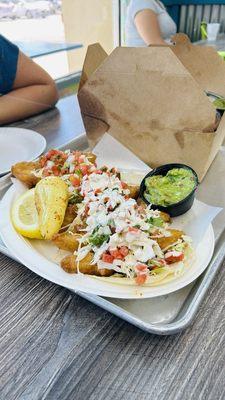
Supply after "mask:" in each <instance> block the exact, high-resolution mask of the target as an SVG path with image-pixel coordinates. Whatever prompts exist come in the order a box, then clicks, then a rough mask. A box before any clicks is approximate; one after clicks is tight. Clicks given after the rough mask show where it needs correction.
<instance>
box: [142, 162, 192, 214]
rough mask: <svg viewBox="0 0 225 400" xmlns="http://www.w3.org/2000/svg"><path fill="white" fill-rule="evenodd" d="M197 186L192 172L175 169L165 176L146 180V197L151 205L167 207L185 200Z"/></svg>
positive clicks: (156, 176) (154, 176) (184, 169)
mask: <svg viewBox="0 0 225 400" xmlns="http://www.w3.org/2000/svg"><path fill="white" fill-rule="evenodd" d="M196 185H197V181H196V177H195V176H194V174H193V173H192V171H191V170H189V169H186V168H173V169H171V170H170V171H168V172H167V174H166V175H165V176H162V175H153V176H149V177H148V178H146V179H145V187H146V190H145V192H144V197H145V198H146V200H148V201H149V203H151V204H154V205H159V206H164V207H167V206H169V205H171V204H175V203H178V202H179V201H181V200H183V199H185V197H187V196H188V195H189V194H190V193H191V192H192V190H193V189H194V188H195V187H196Z"/></svg>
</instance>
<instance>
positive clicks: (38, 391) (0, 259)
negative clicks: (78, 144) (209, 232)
mask: <svg viewBox="0 0 225 400" xmlns="http://www.w3.org/2000/svg"><path fill="white" fill-rule="evenodd" d="M0 273H1V280H0V304H1V311H0V337H1V341H0V385H1V394H0V398H1V399H6V400H8V399H9V400H14V399H21V400H41V399H48V400H67V399H68V400H69V399H76V400H86V399H90V400H105V399H110V400H111V399H112V400H114V399H125V400H128V399H129V400H130V399H132V400H133V399H135V400H136V399H137V400H140V399H141V400H145V399H154V400H190V399H193V400H195V399H196V400H198V399H207V400H217V399H221V400H222V399H224V398H225V386H224V374H225V363H224V359H225V318H224V315H225V301H224V298H225V290H224V281H225V271H224V268H223V267H222V268H221V271H220V273H219V274H218V276H217V278H216V280H215V282H214V284H213V286H212V287H211V289H210V291H209V292H208V295H207V298H206V299H205V301H204V302H203V305H202V307H201V309H200V312H199V313H198V315H197V318H196V320H195V323H194V324H193V326H192V327H190V328H189V329H187V330H186V331H185V332H184V333H181V334H178V335H174V336H169V337H166V336H164V337H160V336H154V335H150V334H147V333H144V332H142V331H141V330H139V329H137V328H135V327H133V326H132V325H129V324H128V323H125V322H123V321H122V320H119V319H118V318H116V317H114V316H112V315H111V314H109V313H107V312H106V311H104V310H102V309H101V308H98V307H97V306H94V305H93V304H91V303H89V302H87V301H86V300H84V299H82V298H80V297H79V296H77V295H75V294H73V293H71V292H69V291H68V290H66V289H64V288H61V287H58V286H56V285H54V284H51V283H49V282H47V281H45V280H43V279H41V278H39V277H38V276H36V275H35V274H34V273H32V272H30V271H29V270H28V269H26V268H25V267H23V266H21V265H19V264H18V263H16V262H14V261H12V260H10V259H8V258H7V257H5V256H3V255H0Z"/></svg>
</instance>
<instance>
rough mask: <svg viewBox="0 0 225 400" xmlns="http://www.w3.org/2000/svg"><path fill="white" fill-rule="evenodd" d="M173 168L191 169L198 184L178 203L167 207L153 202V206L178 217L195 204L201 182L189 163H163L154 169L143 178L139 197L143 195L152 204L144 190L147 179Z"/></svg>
mask: <svg viewBox="0 0 225 400" xmlns="http://www.w3.org/2000/svg"><path fill="white" fill-rule="evenodd" d="M173 168H185V169H189V170H190V171H191V172H192V173H193V175H194V176H195V178H196V186H195V188H194V189H193V190H192V192H191V193H190V194H189V195H188V196H187V197H185V199H183V200H181V201H179V202H178V203H174V204H171V205H169V206H167V207H164V206H159V205H157V204H151V208H152V209H153V210H160V211H164V212H166V213H168V214H169V215H170V216H171V217H177V216H178V215H181V214H184V213H186V212H187V211H188V210H190V208H191V207H192V204H193V202H194V199H195V191H196V189H197V186H198V183H199V182H198V175H197V174H196V172H195V171H194V170H193V169H192V168H191V167H189V166H188V165H185V164H165V165H161V166H160V167H158V168H155V169H153V170H152V171H151V172H149V173H148V174H147V175H146V176H145V177H144V179H143V180H142V182H141V186H140V192H139V197H141V198H142V200H143V201H144V202H145V203H146V204H150V203H149V201H148V200H147V199H146V198H145V197H144V192H145V189H146V186H145V179H146V178H148V177H149V176H153V175H163V176H164V175H166V174H167V172H168V171H169V170H171V169H173Z"/></svg>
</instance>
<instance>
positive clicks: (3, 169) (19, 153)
mask: <svg viewBox="0 0 225 400" xmlns="http://www.w3.org/2000/svg"><path fill="white" fill-rule="evenodd" d="M45 147H46V140H45V138H44V137H43V136H41V135H40V134H39V133H37V132H35V131H32V130H29V129H22V128H10V127H9V128H0V176H1V175H3V174H6V173H7V172H9V171H10V169H11V166H12V165H13V164H15V163H17V162H20V161H32V160H34V159H35V158H37V157H38V156H39V155H40V154H41V153H43V151H44V150H45Z"/></svg>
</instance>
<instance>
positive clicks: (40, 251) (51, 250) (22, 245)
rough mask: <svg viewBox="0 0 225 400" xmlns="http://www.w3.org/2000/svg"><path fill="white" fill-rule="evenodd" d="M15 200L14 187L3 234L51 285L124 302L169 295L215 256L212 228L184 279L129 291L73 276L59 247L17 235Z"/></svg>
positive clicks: (0, 215) (2, 217)
mask: <svg viewBox="0 0 225 400" xmlns="http://www.w3.org/2000/svg"><path fill="white" fill-rule="evenodd" d="M15 197H16V190H15V188H14V187H11V188H10V189H9V190H8V191H7V193H6V194H5V196H4V197H3V199H2V201H1V205H0V234H1V238H2V240H3V242H4V243H5V245H6V246H7V247H8V248H9V249H10V251H11V252H12V253H13V254H14V255H15V256H16V258H17V259H19V260H20V262H21V263H22V264H24V265H25V266H26V267H27V268H29V269H30V270H32V271H33V272H35V273H36V274H38V275H40V276H41V277H43V278H45V279H47V280H49V281H51V282H54V283H57V284H58V285H61V286H64V287H66V288H68V289H73V290H75V291H77V292H86V293H91V294H96V295H100V296H105V297H114V298H124V299H138V298H150V297H157V296H161V295H165V294H168V293H171V292H174V291H176V290H178V289H181V288H182V287H184V286H186V285H188V284H189V283H191V282H192V281H194V280H195V279H196V278H197V277H198V276H199V275H200V274H201V273H202V272H203V271H204V270H205V269H206V267H207V265H208V264H209V262H210V259H211V257H212V254H213V250H214V232H213V228H212V225H210V226H209V228H208V229H207V231H206V232H205V235H204V237H203V238H202V241H201V242H200V244H199V245H198V247H197V249H196V261H195V262H194V263H193V265H192V267H191V268H190V269H189V270H187V271H186V272H185V274H184V275H182V276H180V277H178V278H177V279H175V280H174V281H171V282H168V283H165V284H162V285H159V286H156V287H136V286H129V287H128V286H125V285H124V286H123V285H115V284H113V283H106V282H101V281H100V280H96V279H94V278H90V277H87V276H85V275H70V274H67V273H66V272H64V271H63V270H62V269H61V268H60V266H59V265H57V263H56V259H57V258H58V259H59V258H61V257H62V252H61V253H60V252H59V250H58V249H56V247H55V246H53V245H52V244H50V243H47V242H44V241H41V240H28V239H25V238H23V237H22V236H20V235H19V234H18V233H17V232H16V231H15V229H14V228H13V226H12V224H11V221H10V209H11V206H12V202H13V201H14V199H15ZM54 260H55V261H54Z"/></svg>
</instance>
